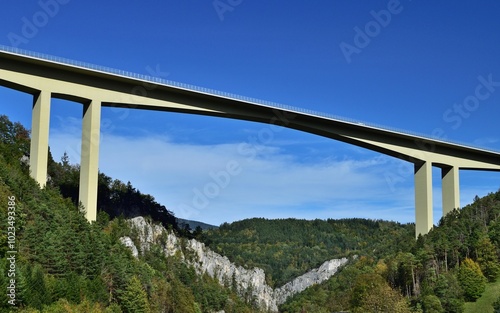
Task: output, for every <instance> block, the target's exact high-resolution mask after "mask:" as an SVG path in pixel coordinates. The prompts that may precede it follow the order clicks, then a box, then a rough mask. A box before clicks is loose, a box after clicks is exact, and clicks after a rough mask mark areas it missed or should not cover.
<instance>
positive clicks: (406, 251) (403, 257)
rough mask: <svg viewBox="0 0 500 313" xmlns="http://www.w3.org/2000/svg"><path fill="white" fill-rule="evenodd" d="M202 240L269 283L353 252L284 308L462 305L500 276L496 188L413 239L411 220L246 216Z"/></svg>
mask: <svg viewBox="0 0 500 313" xmlns="http://www.w3.org/2000/svg"><path fill="white" fill-rule="evenodd" d="M202 240H203V241H204V242H205V243H206V244H207V245H209V246H210V247H211V248H212V249H213V250H215V251H217V252H219V253H221V254H223V255H226V256H228V257H229V258H230V259H231V260H232V261H234V262H236V263H239V264H241V265H243V266H259V267H262V268H265V269H266V276H268V277H266V279H267V280H268V283H269V284H271V285H274V286H281V285H282V284H284V283H285V282H287V281H288V280H290V279H291V278H293V277H295V276H297V275H300V274H302V273H303V272H305V271H307V270H309V269H311V268H314V267H317V266H318V265H319V264H320V263H321V262H323V261H324V260H326V259H329V258H338V257H342V256H354V255H356V256H357V258H356V260H355V261H354V262H352V263H351V265H350V266H346V267H345V268H344V269H343V270H341V271H340V272H339V273H338V274H336V275H335V276H334V277H332V278H331V279H330V280H328V281H327V282H325V283H323V284H321V285H316V286H313V287H311V288H309V289H307V290H306V291H304V292H302V293H300V294H298V295H296V296H295V297H293V298H292V299H289V300H288V301H287V303H285V304H284V305H282V306H281V308H280V311H281V312H319V313H321V312H340V311H349V312H463V310H464V303H465V302H466V301H475V300H476V299H478V298H479V297H480V296H481V294H482V293H483V291H484V288H485V285H486V283H487V282H494V281H496V280H497V279H498V278H499V274H500V263H499V248H500V191H498V192H496V193H492V194H489V195H488V196H486V197H484V198H482V199H479V198H477V197H476V199H475V200H474V203H472V204H471V205H468V206H466V207H464V208H463V209H461V210H454V211H453V212H451V213H450V214H448V215H447V216H446V217H444V218H442V219H441V221H440V223H439V225H438V226H436V227H434V228H433V229H432V231H431V232H430V233H429V234H428V235H425V236H419V238H418V239H417V240H415V238H414V225H413V224H411V225H401V224H398V223H393V222H387V221H372V220H364V219H345V220H327V221H322V220H315V221H305V220H296V219H284V220H266V219H249V220H244V221H240V222H235V223H232V224H223V225H221V227H220V228H219V229H215V230H210V231H208V232H205V233H203V235H202ZM499 296H500V295H499ZM497 305H498V304H497ZM499 309H500V308H499Z"/></svg>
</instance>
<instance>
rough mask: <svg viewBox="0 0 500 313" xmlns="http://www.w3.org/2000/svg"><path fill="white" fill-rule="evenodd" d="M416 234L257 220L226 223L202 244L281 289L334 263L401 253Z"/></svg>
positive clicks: (390, 225)
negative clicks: (261, 273) (259, 273)
mask: <svg viewBox="0 0 500 313" xmlns="http://www.w3.org/2000/svg"><path fill="white" fill-rule="evenodd" d="M414 229H415V227H414V225H401V224H399V223H394V222H387V221H372V220H366V219H342V220H333V219H329V220H326V221H325V220H314V221H308V220H299V219H278V220H268V219H264V218H253V219H247V220H243V221H239V222H235V223H231V224H228V223H224V224H222V225H221V226H220V227H219V228H218V229H213V230H209V231H207V232H204V233H203V235H202V236H201V237H200V238H201V240H202V241H203V242H205V244H207V245H208V246H209V247H210V248H211V249H212V250H214V251H215V252H217V253H220V254H222V255H225V256H227V257H228V258H229V259H230V260H232V261H233V262H235V263H237V264H239V265H242V266H246V267H254V266H257V267H260V268H263V269H264V270H265V271H266V280H267V283H268V284H269V285H270V286H273V287H279V286H282V285H284V284H285V283H286V282H288V281H290V280H291V279H293V278H295V277H297V276H299V275H301V274H303V273H305V272H306V271H308V270H311V269H313V268H316V267H318V266H319V265H320V264H321V263H323V262H324V261H326V260H329V259H334V258H342V257H346V256H352V255H359V254H364V255H385V254H388V253H394V252H397V251H400V249H402V248H401V247H403V246H404V243H405V242H408V241H413V240H414V238H415V237H414Z"/></svg>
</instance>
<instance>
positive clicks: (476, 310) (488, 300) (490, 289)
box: [464, 279, 500, 313]
mask: <svg viewBox="0 0 500 313" xmlns="http://www.w3.org/2000/svg"><path fill="white" fill-rule="evenodd" d="M499 296H500V279H498V280H497V281H496V282H494V283H490V284H487V285H486V290H485V291H484V293H483V295H482V296H481V298H479V299H477V301H476V302H467V303H465V311H464V313H492V312H493V302H495V300H496V299H497V298H498V297H499Z"/></svg>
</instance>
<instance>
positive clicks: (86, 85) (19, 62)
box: [0, 53, 500, 236]
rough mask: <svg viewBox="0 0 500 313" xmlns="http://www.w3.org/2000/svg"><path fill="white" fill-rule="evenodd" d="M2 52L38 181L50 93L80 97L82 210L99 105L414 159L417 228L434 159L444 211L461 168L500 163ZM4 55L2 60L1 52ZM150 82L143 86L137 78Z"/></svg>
mask: <svg viewBox="0 0 500 313" xmlns="http://www.w3.org/2000/svg"><path fill="white" fill-rule="evenodd" d="M3 57H4V58H2V55H1V53H0V85H3V86H6V87H9V88H13V89H17V90H20V91H23V92H28V93H30V94H32V95H33V97H34V101H33V110H32V140H31V148H30V149H31V152H30V153H31V154H30V169H31V175H32V177H33V178H34V179H35V180H36V181H38V182H39V184H40V185H41V186H44V185H45V184H46V179H47V159H48V137H49V120H50V101H51V99H52V98H61V99H67V100H72V101H76V102H79V103H81V104H82V105H83V114H82V118H83V124H82V125H83V126H82V148H81V171H80V194H79V197H80V202H81V203H82V205H83V206H84V207H85V209H86V217H87V219H88V220H89V221H94V220H95V219H96V215H97V207H96V206H97V178H98V166H99V162H98V160H99V137H100V119H101V118H100V114H101V107H102V106H115V107H125V108H138V109H147V110H160V111H170V112H184V113H190V114H201V115H211V116H219V117H227V118H233V119H241V120H248V121H256V122H263V123H268V124H276V125H281V126H284V127H288V128H292V129H297V130H301V131H305V132H309V133H313V134H317V135H321V136H325V137H329V138H332V139H335V140H339V141H343V142H346V143H350V144H354V145H357V146H360V147H364V148H367V149H370V150H373V151H376V152H380V153H384V154H387V155H390V156H393V157H397V158H400V159H403V160H405V161H408V162H411V163H413V164H414V166H415V172H414V174H415V175H414V177H415V223H416V235H417V236H418V235H419V234H426V233H427V232H428V231H429V230H430V229H431V228H432V226H433V218H432V166H437V167H439V168H441V171H442V192H443V215H444V214H447V213H448V212H450V211H451V210H453V209H455V208H459V205H460V196H459V169H476V170H493V171H500V154H499V153H495V152H491V151H485V150H480V149H476V148H470V147H465V146H460V145H456V144H451V143H447V142H442V141H438V140H432V139H426V138H422V137H418V136H413V135H408V134H403V133H397V132H393V131H388V130H383V129H380V128H374V127H369V126H365V125H361V124H356V123H350V122H345V121H339V120H335V119H331V118H325V117H321V116H317V115H314V114H310V113H303V112H298V111H294V110H289V109H283V108H276V107H271V106H266V105H261V104H256V103H252V102H248V101H242V100H238V99H232V98H227V97H223V96H219V95H213V94H207V93H201V92H198V91H192V90H187V89H181V88H177V87H172V86H168V85H161V84H159V85H152V83H151V82H144V81H141V80H137V79H133V78H129V77H122V76H117V75H114V74H109V73H102V72H96V71H92V70H88V69H82V68H75V67H72V66H69V65H64V64H62V65H61V64H52V63H51V62H48V61H45V60H42V61H40V60H26V59H25V57H24V58H23V57H20V56H15V55H14V56H12V55H8V56H5V55H4V56H3ZM5 58H7V59H8V60H6V59H5ZM146 83H148V84H149V88H148V90H147V92H146V94H141V95H137V94H136V93H135V92H134V90H137V87H138V86H145V84H146Z"/></svg>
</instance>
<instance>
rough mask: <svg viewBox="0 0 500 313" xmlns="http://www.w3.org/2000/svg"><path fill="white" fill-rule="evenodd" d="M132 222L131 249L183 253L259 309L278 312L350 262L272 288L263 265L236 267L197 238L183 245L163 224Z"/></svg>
mask: <svg viewBox="0 0 500 313" xmlns="http://www.w3.org/2000/svg"><path fill="white" fill-rule="evenodd" d="M129 222H130V224H131V226H132V228H133V229H134V230H135V231H136V232H137V234H138V237H137V239H136V241H138V245H139V249H137V247H136V246H135V245H134V244H133V242H132V240H131V239H130V238H129V237H122V238H121V240H122V242H123V243H124V244H125V245H126V246H128V247H129V248H130V249H131V251H134V252H136V251H138V250H139V251H140V253H141V254H144V253H145V252H146V251H148V250H149V249H151V247H152V246H153V245H160V247H161V249H162V250H163V252H164V253H165V254H166V255H168V256H172V255H176V254H180V255H181V257H182V258H183V259H185V260H186V262H188V263H189V264H190V265H192V266H194V268H195V269H196V271H197V272H198V274H200V275H201V274H205V273H206V274H208V275H209V276H210V277H213V278H216V279H217V280H218V281H219V283H221V284H222V285H225V286H227V287H229V288H232V289H233V290H235V291H236V292H237V293H238V294H239V295H240V296H242V297H244V298H245V299H247V300H250V301H252V302H253V303H255V304H257V306H258V307H259V308H261V309H264V310H270V311H273V312H276V311H277V310H278V306H279V305H281V304H283V303H284V302H285V301H286V299H288V298H289V297H290V296H292V295H294V294H296V293H299V292H302V291H303V290H305V289H306V288H308V287H310V286H312V285H314V284H319V283H321V282H323V281H325V280H327V279H329V278H330V277H331V276H333V275H334V274H335V273H336V272H337V270H338V269H339V268H340V267H341V266H342V265H344V264H346V263H347V261H348V259H347V258H342V259H333V260H329V261H326V262H324V263H323V264H322V265H321V266H320V267H319V268H317V269H314V270H312V271H309V272H307V273H305V274H304V275H301V276H299V277H297V278H295V279H293V280H292V281H290V282H288V283H286V284H285V285H283V286H282V287H280V288H276V289H273V288H271V287H270V286H268V285H267V284H266V282H265V274H264V271H263V270H262V269H260V268H252V269H245V268H243V267H242V266H237V265H235V264H233V263H231V262H230V261H229V260H228V258H227V257H224V256H222V255H220V254H218V253H215V252H213V251H211V250H210V249H208V248H207V247H205V245H204V244H203V243H201V242H199V241H197V240H195V239H191V240H188V241H184V245H183V244H182V240H180V239H179V238H178V237H177V236H175V234H173V233H171V232H168V231H166V230H165V229H164V228H163V227H161V226H158V225H153V224H152V223H148V222H146V221H145V219H144V218H142V217H136V218H133V219H131V220H129ZM134 254H135V255H139V254H138V253H137V254H136V253H134Z"/></svg>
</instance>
